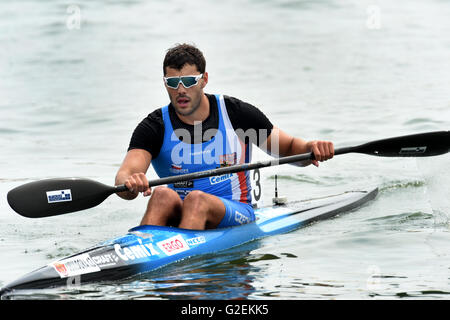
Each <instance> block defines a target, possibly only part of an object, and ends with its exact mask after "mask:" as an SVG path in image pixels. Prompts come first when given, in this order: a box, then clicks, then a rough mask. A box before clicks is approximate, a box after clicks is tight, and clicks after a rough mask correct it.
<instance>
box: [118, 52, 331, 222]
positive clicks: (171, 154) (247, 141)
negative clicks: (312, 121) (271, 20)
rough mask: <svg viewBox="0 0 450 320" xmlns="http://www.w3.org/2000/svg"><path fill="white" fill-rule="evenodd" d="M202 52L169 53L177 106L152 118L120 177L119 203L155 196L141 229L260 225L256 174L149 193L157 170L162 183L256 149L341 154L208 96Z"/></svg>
mask: <svg viewBox="0 0 450 320" xmlns="http://www.w3.org/2000/svg"><path fill="white" fill-rule="evenodd" d="M205 67H206V62H205V58H204V56H203V54H202V52H201V51H200V50H199V49H197V48H196V47H194V46H192V45H187V44H181V45H177V46H175V47H173V48H171V49H169V50H168V51H167V54H166V56H165V59H164V63H163V72H164V83H165V87H166V90H167V93H168V94H169V99H170V104H169V105H167V106H165V107H162V108H159V109H157V110H155V111H153V112H152V113H150V114H149V115H148V116H147V117H146V118H145V119H144V120H143V121H142V122H141V123H139V125H138V126H137V127H136V129H135V130H134V132H133V135H132V137H131V141H130V145H129V148H128V152H127V154H126V157H125V159H124V161H123V163H122V165H121V167H120V169H119V171H118V173H117V175H116V185H120V184H125V186H126V187H127V188H128V189H129V191H127V192H123V193H119V196H120V197H122V198H124V199H128V200H132V199H134V198H136V197H137V196H138V194H139V193H143V195H144V196H150V195H152V196H151V197H150V200H149V202H148V206H147V210H146V212H145V214H144V217H143V218H142V221H141V225H160V226H167V225H170V226H177V227H179V228H185V229H210V228H222V227H228V226H234V225H239V224H243V223H248V222H251V221H253V220H254V219H255V215H254V212H253V207H252V199H251V183H250V175H249V172H248V171H246V172H239V173H235V174H225V175H221V176H217V177H211V178H202V179H196V180H194V181H184V182H181V183H175V184H170V185H168V186H167V187H156V188H154V190H152V189H151V188H149V186H148V180H147V178H146V175H145V174H146V172H147V170H148V168H149V166H150V163H151V164H152V165H153V167H154V169H155V171H156V173H157V174H158V175H159V176H160V177H166V176H172V175H180V174H186V173H192V172H198V171H204V170H210V169H215V168H217V167H222V166H229V165H235V164H241V163H248V162H250V158H251V157H250V151H251V145H252V144H255V145H257V146H258V147H260V148H261V149H263V150H264V151H266V152H268V153H270V154H272V155H274V156H288V155H294V154H300V153H306V152H313V153H314V155H315V158H316V160H314V161H311V162H308V163H303V164H300V165H308V164H310V163H313V164H314V165H316V166H318V161H326V160H328V159H331V158H332V157H333V155H334V147H333V143H331V142H328V141H305V140H303V139H301V138H296V137H292V136H290V135H289V134H287V133H285V132H284V131H282V130H281V129H279V128H277V127H275V126H273V124H272V123H271V122H270V121H269V119H267V117H266V116H265V115H264V114H263V113H262V112H261V111H260V110H259V109H258V108H256V107H254V106H252V105H250V104H248V103H245V102H243V101H241V100H239V99H236V98H233V97H228V96H224V95H211V94H206V93H205V92H204V88H205V86H206V85H207V83H208V73H207V72H206V71H205Z"/></svg>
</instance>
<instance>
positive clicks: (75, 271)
mask: <svg viewBox="0 0 450 320" xmlns="http://www.w3.org/2000/svg"><path fill="white" fill-rule="evenodd" d="M377 193H378V189H377V188H375V189H372V190H369V191H350V192H345V193H342V194H339V195H334V196H330V197H323V198H320V199H313V200H306V201H305V200H304V201H296V202H289V203H287V204H283V205H275V206H270V207H263V208H258V209H256V210H255V216H256V221H254V222H252V223H248V224H245V225H240V226H235V227H229V228H221V229H211V230H187V229H180V228H174V227H161V226H150V225H146V226H138V227H135V228H132V229H130V230H129V231H128V233H127V234H126V235H124V236H120V237H117V238H114V239H111V240H107V241H104V242H101V243H99V244H98V245H96V246H94V247H91V248H89V249H86V250H85V251H82V252H79V253H77V254H74V255H71V256H68V257H66V258H63V259H61V260H58V261H55V262H52V263H50V264H48V265H47V266H44V267H42V268H40V269H37V270H35V271H33V272H31V273H29V274H27V275H25V276H23V277H21V278H19V279H18V280H16V281H14V282H12V283H10V284H8V285H7V286H6V287H5V288H3V289H2V290H1V291H0V294H3V293H5V292H8V291H11V290H17V289H38V288H49V287H59V286H65V285H66V286H67V285H69V284H73V283H77V284H84V283H92V282H102V281H116V280H122V279H126V278H129V277H133V276H137V275H139V274H142V273H146V272H150V271H152V270H155V269H158V268H161V267H163V266H166V265H168V264H171V263H174V262H176V261H180V260H183V259H186V258H188V257H192V256H199V255H203V254H209V253H214V252H218V251H221V250H226V249H229V248H233V247H236V246H238V245H242V244H244V243H247V242H250V241H254V240H256V239H261V238H264V237H267V236H271V235H275V234H282V233H286V232H289V231H292V230H295V229H298V228H300V227H303V226H307V225H309V224H311V223H313V222H316V221H320V220H324V219H329V218H331V217H334V216H336V215H338V214H340V213H344V212H348V211H350V210H352V209H355V208H357V207H359V206H361V205H363V204H364V203H366V202H367V201H369V200H372V199H373V198H375V197H376V195H377Z"/></svg>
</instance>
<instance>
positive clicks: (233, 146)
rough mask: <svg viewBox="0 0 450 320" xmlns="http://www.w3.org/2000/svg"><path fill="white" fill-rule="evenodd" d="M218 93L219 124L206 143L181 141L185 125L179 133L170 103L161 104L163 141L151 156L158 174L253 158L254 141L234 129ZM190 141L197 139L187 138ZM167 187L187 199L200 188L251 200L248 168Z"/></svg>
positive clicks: (235, 198) (236, 199)
mask: <svg viewBox="0 0 450 320" xmlns="http://www.w3.org/2000/svg"><path fill="white" fill-rule="evenodd" d="M215 97H216V100H217V108H218V115H219V126H218V129H217V131H215V132H214V136H213V137H212V138H211V139H210V140H209V141H206V142H203V143H192V144H190V143H185V142H183V141H180V139H179V138H178V137H179V136H180V137H183V136H186V135H188V134H189V132H188V131H187V130H185V129H178V130H180V131H178V130H177V134H176V133H175V132H174V129H173V126H172V122H171V120H170V116H169V106H168V105H167V106H165V107H163V108H162V116H163V121H164V141H163V144H162V146H161V150H160V152H159V155H158V156H157V157H156V158H155V159H153V160H152V165H153V168H154V169H155V171H156V173H157V174H158V176H159V177H161V178H163V177H168V176H174V175H181V174H186V173H192V172H198V171H204V170H210V169H215V168H219V167H224V166H231V165H235V164H242V163H249V162H250V161H251V144H250V143H249V144H247V145H246V144H245V143H244V142H243V141H241V140H240V139H239V137H238V135H237V134H236V132H235V130H234V129H233V126H232V124H231V122H230V119H229V117H228V113H227V109H226V105H225V101H224V99H223V96H222V95H216V96H215ZM211 107H213V106H211ZM197 131H198V132H197ZM208 131H209V132H208ZM194 134H199V135H201V134H202V130H201V129H200V130H196V129H194ZM204 135H205V136H206V135H209V136H211V131H210V130H206V131H205V132H204ZM183 140H185V139H183ZM204 140H207V139H204ZM187 141H198V140H197V139H188V140H187ZM199 141H203V139H199ZM168 187H169V188H172V189H173V190H175V191H176V192H177V193H178V194H179V195H180V197H181V199H184V197H185V196H186V195H187V194H188V193H189V192H190V191H192V190H201V191H203V192H206V193H209V194H212V195H215V196H218V197H223V198H225V199H229V200H234V201H239V202H243V203H251V202H252V199H251V181H250V175H249V172H248V171H243V172H238V173H233V174H224V175H220V176H215V177H209V178H201V179H196V180H193V181H187V182H181V183H175V184H169V185H168Z"/></svg>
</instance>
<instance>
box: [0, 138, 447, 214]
mask: <svg viewBox="0 0 450 320" xmlns="http://www.w3.org/2000/svg"><path fill="white" fill-rule="evenodd" d="M449 149H450V131H438V132H429V133H422V134H414V135H408V136H401V137H395V138H389V139H383V140H377V141H372V142H368V143H365V144H362V145H358V146H354V147H345V148H339V149H335V155H340V154H346V153H363V154H368V155H374V156H382V157H429V156H436V155H440V154H444V153H447V152H449ZM312 159H314V155H313V154H312V153H305V154H299V155H293V156H288V157H282V158H278V159H272V160H266V161H260V162H255V163H247V164H240V165H235V166H230V167H223V168H218V169H213V170H207V171H201V172H194V173H189V174H183V175H176V176H171V177H166V178H162V179H156V180H151V181H149V186H150V187H154V186H158V185H164V184H170V183H175V182H181V181H189V180H194V179H199V178H206V177H212V176H218V175H222V174H230V173H236V172H240V171H246V170H254V169H259V168H264V167H270V166H276V165H282V164H286V163H293V162H299V161H305V160H312ZM126 190H127V188H126V187H125V186H124V185H120V186H115V187H112V186H107V185H104V184H102V183H99V182H96V181H93V180H89V179H81V178H57V179H46V180H40V181H35V182H30V183H27V184H24V185H22V186H19V187H16V188H14V189H12V190H11V191H9V192H8V203H9V205H10V206H11V208H13V209H14V210H15V211H16V212H17V213H19V214H20V215H22V216H24V217H29V218H41V217H49V216H55V215H61V214H65V213H69V212H75V211H80V210H84V209H88V208H92V207H95V206H97V205H99V204H100V203H102V202H103V201H104V200H105V199H106V198H107V197H109V196H110V195H111V194H113V193H117V192H123V191H126Z"/></svg>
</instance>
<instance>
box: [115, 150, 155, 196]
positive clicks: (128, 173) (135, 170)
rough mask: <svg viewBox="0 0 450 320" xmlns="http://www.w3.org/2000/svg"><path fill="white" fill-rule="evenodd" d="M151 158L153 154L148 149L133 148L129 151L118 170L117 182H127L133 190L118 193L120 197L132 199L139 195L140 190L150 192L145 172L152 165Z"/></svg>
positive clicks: (117, 183)
mask: <svg viewBox="0 0 450 320" xmlns="http://www.w3.org/2000/svg"><path fill="white" fill-rule="evenodd" d="M151 160H152V156H151V154H150V153H149V152H148V151H146V150H143V149H132V150H130V151H128V153H127V155H126V156H125V159H124V160H123V162H122V165H121V166H120V168H119V171H118V172H117V175H116V182H115V184H116V185H120V184H125V185H126V186H127V188H128V189H131V190H132V191H131V192H130V191H126V192H121V193H118V194H117V195H118V196H119V197H121V198H123V199H126V200H132V199H134V198H136V197H137V195H138V194H139V192H144V195H149V194H150V189H149V188H148V181H147V178H146V177H145V173H146V172H147V170H148V168H149V166H150V162H151Z"/></svg>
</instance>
